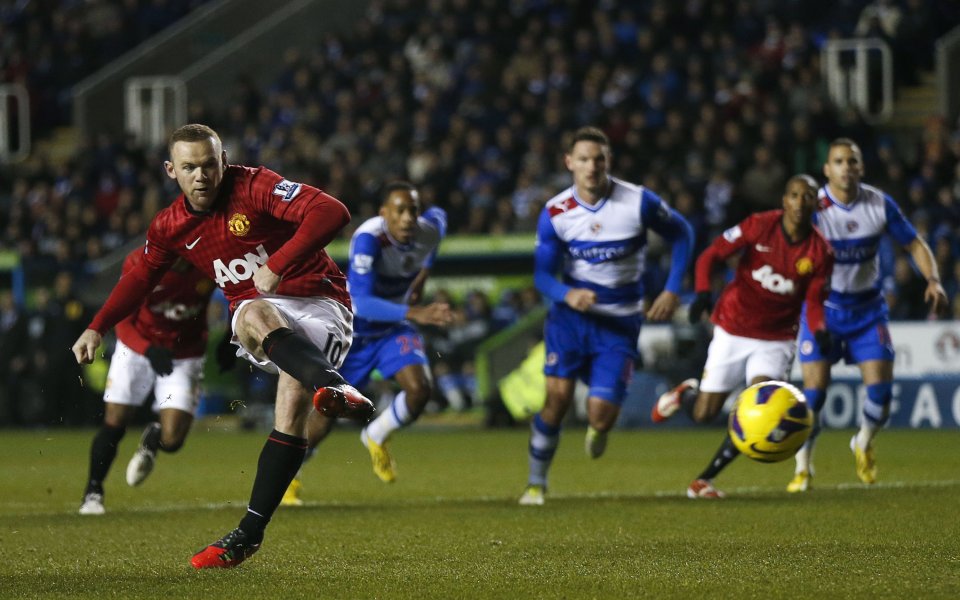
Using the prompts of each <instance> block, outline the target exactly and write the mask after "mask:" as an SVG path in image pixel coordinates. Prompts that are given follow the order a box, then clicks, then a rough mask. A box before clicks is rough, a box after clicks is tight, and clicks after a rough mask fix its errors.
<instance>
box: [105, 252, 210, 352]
mask: <svg viewBox="0 0 960 600" xmlns="http://www.w3.org/2000/svg"><path fill="white" fill-rule="evenodd" d="M142 256H143V250H142V249H140V248H137V249H136V250H134V251H133V252H131V253H130V254H128V255H127V259H126V261H125V262H124V263H123V270H124V272H127V271H129V270H130V269H131V268H133V266H134V265H135V264H136V263H138V262H139V261H140V260H141V257H142ZM212 293H213V282H212V281H210V279H209V278H208V277H206V276H205V275H204V274H203V273H201V272H200V271H198V270H196V269H195V268H193V266H192V265H190V264H187V263H185V262H179V263H177V264H175V265H174V266H173V268H171V269H170V270H169V271H167V272H166V274H165V275H164V276H163V279H161V280H160V283H159V284H158V285H157V287H155V288H153V291H152V292H150V295H149V296H147V299H146V301H145V302H144V303H143V304H142V305H141V306H140V309H139V310H137V312H135V313H133V314H132V315H130V316H129V317H127V318H125V319H124V320H122V321H120V322H119V323H117V327H116V333H117V339H119V340H120V341H121V342H123V343H124V344H126V345H127V346H129V347H130V348H131V349H133V351H134V352H139V353H140V354H143V353H145V352H146V351H147V348H149V347H150V346H162V347H164V348H168V349H170V350H172V351H173V357H174V358H193V357H197V356H203V354H204V352H205V351H206V348H207V303H208V302H209V301H210V295H211V294H212Z"/></svg>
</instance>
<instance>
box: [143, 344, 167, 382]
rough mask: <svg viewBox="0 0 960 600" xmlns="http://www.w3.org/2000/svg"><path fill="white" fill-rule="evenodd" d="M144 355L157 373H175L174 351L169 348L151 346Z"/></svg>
mask: <svg viewBox="0 0 960 600" xmlns="http://www.w3.org/2000/svg"><path fill="white" fill-rule="evenodd" d="M143 355H144V356H146V357H147V360H149V361H150V366H151V367H153V370H154V371H156V372H157V375H169V374H170V373H173V352H171V351H170V350H168V349H167V348H162V347H160V346H150V347H149V348H147V351H146V352H144V353H143Z"/></svg>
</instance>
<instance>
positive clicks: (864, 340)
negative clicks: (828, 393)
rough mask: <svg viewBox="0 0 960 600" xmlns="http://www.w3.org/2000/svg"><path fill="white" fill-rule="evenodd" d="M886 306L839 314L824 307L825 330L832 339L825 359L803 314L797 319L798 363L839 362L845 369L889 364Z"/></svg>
mask: <svg viewBox="0 0 960 600" xmlns="http://www.w3.org/2000/svg"><path fill="white" fill-rule="evenodd" d="M886 308H887V307H886V303H884V304H882V305H881V306H878V307H874V308H873V309H872V310H862V309H861V308H858V309H857V310H856V311H853V310H840V309H836V308H830V307H824V313H825V315H826V321H827V329H828V330H829V331H830V334H831V335H832V336H833V347H832V348H831V349H830V353H829V354H828V355H826V356H824V355H823V353H821V352H820V348H819V347H818V346H817V341H816V340H815V339H814V337H813V333H812V332H811V331H810V327H809V325H807V312H806V307H804V312H803V315H802V317H801V318H800V344H799V347H800V362H801V363H805V362H814V361H818V360H828V361H830V364H835V363H836V362H838V361H839V360H840V359H841V358H842V359H844V362H846V363H847V364H848V365H856V364H860V363H862V362H865V361H868V360H888V361H891V362H892V361H893V358H894V351H893V340H891V339H890V328H889V326H888V317H887V315H888V313H887V310H886Z"/></svg>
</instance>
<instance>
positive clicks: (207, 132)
mask: <svg viewBox="0 0 960 600" xmlns="http://www.w3.org/2000/svg"><path fill="white" fill-rule="evenodd" d="M207 138H213V139H215V140H217V141H218V142H219V141H220V136H219V135H217V132H216V131H214V130H213V129H212V128H210V127H208V126H206V125H201V124H200V123H190V124H188V125H183V126H181V127H178V128H177V129H176V130H175V131H174V132H173V133H171V134H170V141H169V142H168V143H167V150H170V151H172V150H173V145H174V144H176V143H177V142H202V141H203V140H205V139H207Z"/></svg>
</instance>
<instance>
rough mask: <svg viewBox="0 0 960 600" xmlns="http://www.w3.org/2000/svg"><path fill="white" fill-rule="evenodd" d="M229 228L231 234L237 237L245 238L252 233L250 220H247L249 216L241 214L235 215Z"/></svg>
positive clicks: (231, 218)
mask: <svg viewBox="0 0 960 600" xmlns="http://www.w3.org/2000/svg"><path fill="white" fill-rule="evenodd" d="M227 226H228V227H229V228H230V233H232V234H233V235H235V236H237V237H243V236H245V235H247V234H248V233H250V219H248V218H247V215H244V214H241V213H233V216H232V217H230V222H229V223H228V224H227Z"/></svg>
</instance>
